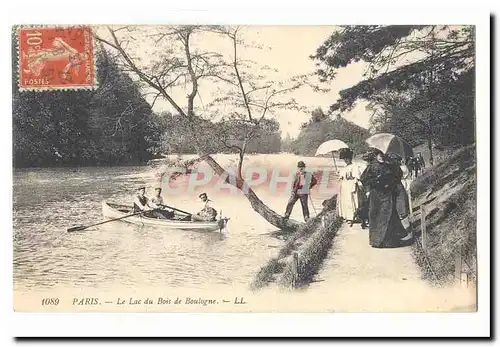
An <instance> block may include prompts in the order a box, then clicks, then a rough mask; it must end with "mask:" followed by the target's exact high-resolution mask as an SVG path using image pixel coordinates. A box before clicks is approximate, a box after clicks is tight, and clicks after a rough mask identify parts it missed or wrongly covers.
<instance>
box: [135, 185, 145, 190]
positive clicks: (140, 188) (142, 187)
mask: <svg viewBox="0 0 500 347" xmlns="http://www.w3.org/2000/svg"><path fill="white" fill-rule="evenodd" d="M143 189H144V190H146V187H144V186H141V187H139V188H137V190H143Z"/></svg>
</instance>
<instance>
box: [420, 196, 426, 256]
mask: <svg viewBox="0 0 500 347" xmlns="http://www.w3.org/2000/svg"><path fill="white" fill-rule="evenodd" d="M420 240H421V242H422V249H423V250H424V251H425V246H426V242H427V233H426V227H425V208H424V206H423V205H420Z"/></svg>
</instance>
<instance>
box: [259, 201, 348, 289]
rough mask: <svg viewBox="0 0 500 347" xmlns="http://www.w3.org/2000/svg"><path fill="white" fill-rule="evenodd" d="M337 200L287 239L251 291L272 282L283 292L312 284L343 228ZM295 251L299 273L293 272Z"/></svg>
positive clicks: (324, 206) (260, 272)
mask: <svg viewBox="0 0 500 347" xmlns="http://www.w3.org/2000/svg"><path fill="white" fill-rule="evenodd" d="M336 201H337V196H334V197H333V198H331V199H330V200H327V201H325V202H324V203H323V210H322V211H321V212H320V213H319V214H318V215H317V216H316V217H314V218H311V219H310V220H309V221H308V222H307V223H305V224H304V225H303V226H301V227H300V228H299V229H298V230H297V232H295V233H293V234H291V235H290V236H289V237H288V239H287V241H286V243H285V244H284V245H283V247H282V248H281V249H280V250H279V252H278V254H277V256H276V257H274V258H272V259H270V260H269V261H268V262H267V263H266V264H265V265H264V266H263V267H262V268H261V269H260V270H259V272H258V273H257V275H256V276H255V278H254V280H253V282H252V283H251V284H250V288H251V289H252V290H258V289H261V288H263V287H265V286H267V285H269V284H271V283H276V284H277V285H278V286H279V287H280V288H282V289H292V288H294V287H295V288H296V287H300V286H303V285H305V284H307V283H309V282H311V281H312V279H313V277H314V275H315V274H316V272H317V271H318V269H319V267H320V265H321V263H322V261H323V259H324V258H325V257H326V255H327V254H328V250H329V249H330V247H331V245H332V241H333V238H334V237H335V235H336V233H337V231H338V230H339V229H340V226H341V223H340V221H339V218H338V215H337V209H336V206H337V203H336ZM294 252H297V253H298V257H299V258H298V259H299V267H298V271H295V270H294V267H295V265H294V259H293V253H294ZM296 275H297V276H296Z"/></svg>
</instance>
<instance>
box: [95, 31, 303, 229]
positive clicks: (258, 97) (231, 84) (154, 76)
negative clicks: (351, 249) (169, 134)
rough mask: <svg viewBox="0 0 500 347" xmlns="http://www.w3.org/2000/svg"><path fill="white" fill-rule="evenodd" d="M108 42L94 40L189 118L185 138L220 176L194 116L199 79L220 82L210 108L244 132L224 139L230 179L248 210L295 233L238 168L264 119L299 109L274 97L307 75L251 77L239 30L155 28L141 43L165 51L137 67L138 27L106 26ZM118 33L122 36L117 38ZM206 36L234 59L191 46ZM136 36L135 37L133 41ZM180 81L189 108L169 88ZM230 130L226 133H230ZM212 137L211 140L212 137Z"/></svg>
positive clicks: (222, 172) (298, 84) (292, 225)
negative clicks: (225, 44)
mask: <svg viewBox="0 0 500 347" xmlns="http://www.w3.org/2000/svg"><path fill="white" fill-rule="evenodd" d="M108 33H109V38H105V37H103V36H102V35H101V36H97V39H98V40H100V41H101V42H103V43H104V44H106V45H107V46H108V47H109V48H111V49H112V50H113V51H114V52H116V53H117V54H118V55H119V56H120V57H121V60H122V63H123V66H124V68H125V69H126V70H127V71H130V72H132V73H133V74H134V75H135V76H137V77H138V78H139V79H140V81H141V82H143V83H144V84H145V85H146V86H148V87H149V88H151V89H152V90H154V91H155V92H156V97H160V96H161V97H162V98H164V99H165V100H166V101H168V102H169V103H170V105H171V106H172V107H173V108H174V109H175V111H176V112H177V113H178V114H179V115H180V116H182V117H183V118H184V119H186V120H187V126H186V129H185V130H186V133H185V136H187V137H189V140H190V141H191V142H192V143H193V145H194V147H195V149H196V152H197V154H198V156H199V157H200V160H204V161H205V162H206V163H207V164H208V165H209V166H210V167H211V168H212V169H213V170H214V172H215V173H216V174H217V175H219V176H222V175H228V173H227V172H226V171H225V170H224V168H223V167H222V166H221V165H219V163H217V162H216V161H215V160H214V159H213V157H212V156H211V155H210V154H211V151H210V149H209V148H207V143H206V142H203V141H200V139H199V137H198V134H199V132H200V129H201V128H202V127H200V122H199V119H200V118H201V117H200V116H199V114H200V113H201V112H198V113H197V112H196V109H195V104H196V96H197V95H198V94H199V90H200V86H201V84H202V82H203V81H206V80H212V81H218V82H224V83H225V86H226V87H228V88H229V89H228V90H227V91H221V95H219V96H218V98H216V99H215V100H214V103H213V105H211V106H216V105H217V104H218V103H219V104H220V103H229V104H230V105H231V106H232V112H231V113H230V114H228V115H225V117H224V118H223V120H224V121H230V122H237V123H238V124H243V123H246V124H247V126H246V127H245V129H246V131H245V132H244V133H241V132H240V130H241V128H238V131H236V133H234V132H233V133H229V132H228V136H227V138H226V139H224V138H223V139H222V141H224V142H225V144H226V146H227V147H228V148H230V149H233V150H236V151H237V153H238V154H239V162H238V166H237V170H236V175H237V177H236V180H235V181H232V180H228V183H230V184H233V185H235V186H236V187H237V188H238V189H240V190H242V191H243V192H244V194H245V196H246V197H247V199H248V200H249V202H250V204H251V206H252V208H253V209H254V210H255V211H256V212H257V213H259V214H260V215H261V216H263V217H264V218H265V219H266V220H267V221H268V222H269V223H271V224H272V225H274V226H276V227H278V228H281V229H283V228H288V229H296V228H297V227H298V223H297V222H295V221H291V220H290V221H287V220H285V219H284V218H283V217H282V216H280V215H279V214H277V213H276V212H275V211H273V210H272V209H271V208H269V207H268V206H267V205H266V204H264V203H263V202H262V200H260V198H259V197H258V196H257V195H256V194H255V192H254V191H253V190H252V189H251V188H250V187H248V185H247V184H246V182H245V181H244V179H243V177H242V172H241V169H242V165H243V159H244V156H245V154H246V153H247V149H248V146H249V143H250V141H251V140H252V139H253V138H254V137H255V136H256V135H257V133H258V130H259V129H261V126H262V122H263V120H264V119H265V117H266V116H268V115H272V114H273V113H274V111H275V110H277V109H280V108H281V109H283V108H285V109H291V108H298V105H297V103H296V102H295V100H293V99H288V100H283V98H278V97H282V96H284V95H286V94H287V93H289V92H291V91H293V90H296V89H298V88H299V87H301V86H303V85H304V84H307V80H306V76H298V77H297V78H292V79H290V81H287V83H281V82H279V81H265V80H264V79H263V77H262V76H258V75H253V74H251V73H250V72H249V71H248V64H251V63H252V62H248V61H244V60H242V59H241V58H240V57H239V51H238V49H239V48H240V47H241V46H242V45H243V44H244V41H243V40H242V35H241V33H242V32H241V28H240V27H235V28H232V27H229V28H226V27H215V26H212V27H204V26H176V27H172V26H170V27H159V28H158V31H157V33H154V34H151V33H146V35H143V36H142V37H141V38H142V39H150V40H151V39H152V40H154V42H155V43H156V46H157V47H160V46H161V47H162V49H163V51H164V53H163V55H159V56H158V58H157V59H156V60H155V61H153V62H148V63H147V64H143V65H141V61H140V59H137V58H134V55H133V52H132V50H131V49H129V48H128V45H129V44H130V43H131V42H134V40H136V38H137V37H138V35H140V34H139V33H138V32H137V28H134V27H124V28H111V27H109V28H108ZM120 35H121V36H120ZM204 35H218V36H219V37H223V38H224V39H227V40H229V42H230V43H231V46H232V56H231V59H230V60H229V61H227V60H225V59H224V57H223V55H222V54H220V53H217V52H210V51H202V50H200V49H197V48H195V47H194V45H193V44H192V42H193V41H194V40H196V39H200V37H203V36H204ZM134 36H135V37H134ZM180 80H181V81H183V83H184V84H185V85H186V88H188V89H189V91H188V95H187V105H186V106H185V107H183V105H182V104H181V102H180V101H179V100H175V98H174V97H173V93H172V89H173V88H174V87H175V86H176V85H177V84H178V83H179V81H180ZM228 130H229V129H228ZM214 138H215V137H214Z"/></svg>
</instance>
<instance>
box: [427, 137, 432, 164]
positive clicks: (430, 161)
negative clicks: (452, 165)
mask: <svg viewBox="0 0 500 347" xmlns="http://www.w3.org/2000/svg"><path fill="white" fill-rule="evenodd" d="M427 147H428V148H429V164H430V165H431V166H432V165H434V156H433V155H432V139H431V138H430V137H429V138H428V139H427Z"/></svg>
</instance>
